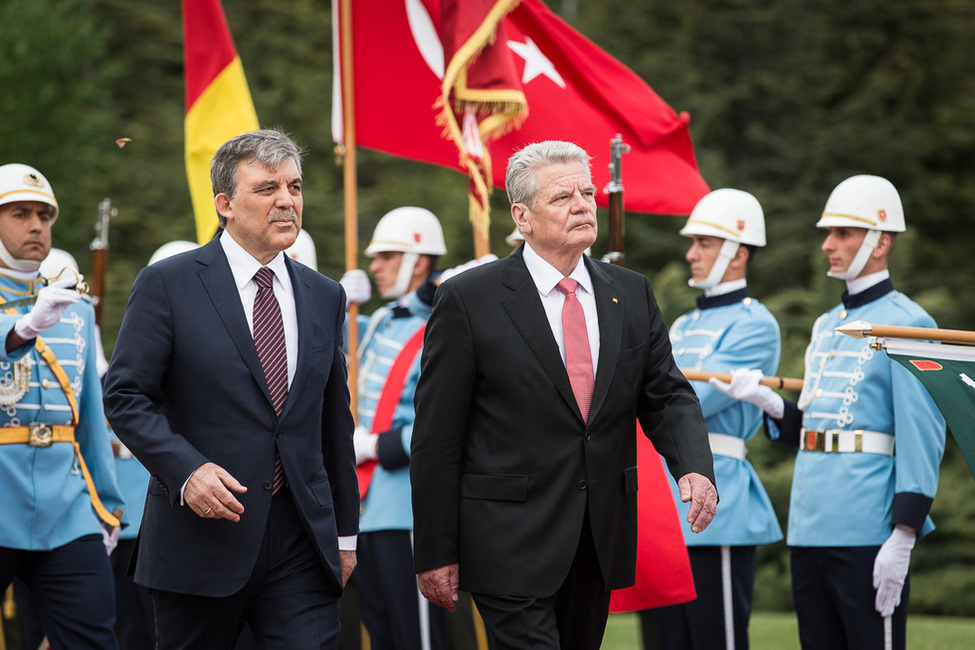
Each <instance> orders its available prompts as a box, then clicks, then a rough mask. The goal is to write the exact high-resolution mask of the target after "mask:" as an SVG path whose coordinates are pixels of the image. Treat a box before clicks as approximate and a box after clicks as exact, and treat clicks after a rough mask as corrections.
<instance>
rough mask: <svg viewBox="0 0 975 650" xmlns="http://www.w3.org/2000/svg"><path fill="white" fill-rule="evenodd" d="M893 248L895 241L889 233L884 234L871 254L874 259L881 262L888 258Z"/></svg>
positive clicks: (881, 234)
mask: <svg viewBox="0 0 975 650" xmlns="http://www.w3.org/2000/svg"><path fill="white" fill-rule="evenodd" d="M891 248H893V239H892V238H891V236H890V235H889V234H888V233H885V232H882V233H880V239H878V240H877V245H876V246H874V247H873V250H872V251H871V252H870V254H871V256H872V257H873V258H874V259H878V260H879V259H881V258H883V257H886V256H887V255H888V254H889V253H890V250H891Z"/></svg>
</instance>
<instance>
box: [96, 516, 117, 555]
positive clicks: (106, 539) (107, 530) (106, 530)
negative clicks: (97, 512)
mask: <svg viewBox="0 0 975 650" xmlns="http://www.w3.org/2000/svg"><path fill="white" fill-rule="evenodd" d="M98 523H99V524H101V527H102V544H104V545H105V550H106V551H107V552H108V554H109V555H111V554H112V551H114V550H115V547H116V546H118V537H119V534H120V533H121V532H122V528H121V527H120V526H109V525H108V524H106V523H105V522H104V521H100V522H98Z"/></svg>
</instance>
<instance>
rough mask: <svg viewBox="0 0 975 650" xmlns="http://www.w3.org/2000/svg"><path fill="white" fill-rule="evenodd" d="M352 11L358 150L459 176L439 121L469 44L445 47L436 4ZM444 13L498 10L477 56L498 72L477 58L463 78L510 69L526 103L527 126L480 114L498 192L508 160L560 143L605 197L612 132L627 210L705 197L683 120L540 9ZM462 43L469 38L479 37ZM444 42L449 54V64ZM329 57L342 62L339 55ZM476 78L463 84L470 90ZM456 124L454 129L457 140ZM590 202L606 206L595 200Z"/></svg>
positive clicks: (453, 147) (336, 120)
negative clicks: (533, 145) (453, 71)
mask: <svg viewBox="0 0 975 650" xmlns="http://www.w3.org/2000/svg"><path fill="white" fill-rule="evenodd" d="M352 4H353V7H352V33H353V51H354V59H355V60H354V70H355V86H356V90H355V94H356V97H355V112H356V115H355V117H356V138H357V144H359V145H361V146H364V147H368V148H372V149H376V150H379V151H384V152H387V153H391V154H394V155H397V156H402V157H405V158H410V159H414V160H421V161H425V162H430V163H434V164H438V165H443V166H446V167H450V168H452V169H457V170H458V171H463V172H467V171H468V169H467V168H466V167H465V166H463V165H462V164H461V159H460V156H459V155H458V145H457V143H456V140H455V139H454V138H453V137H451V138H450V139H447V138H444V137H443V135H444V125H443V121H442V120H441V121H440V122H439V123H438V118H440V117H441V108H442V106H443V104H442V103H440V104H438V100H441V98H442V95H443V87H442V86H443V83H444V79H445V75H446V74H447V73H448V72H449V71H450V70H449V69H448V64H449V63H450V61H452V60H456V56H452V53H454V52H456V51H460V48H461V47H463V46H462V45H461V46H458V45H457V43H465V42H467V41H464V39H463V34H464V32H460V34H461V35H460V36H458V35H457V34H458V33H457V32H454V33H453V35H452V36H451V37H450V38H444V37H443V33H444V22H443V20H442V16H443V14H442V10H441V3H440V1H439V0H356V1H355V2H354V3H352ZM450 4H454V5H455V8H457V7H460V8H472V9H473V10H475V11H478V12H481V13H482V14H483V13H484V9H485V8H487V10H488V11H487V14H486V15H487V17H488V20H487V21H486V22H482V23H481V24H482V25H485V26H486V28H490V24H491V21H492V20H494V19H495V18H498V15H497V12H498V11H502V12H506V13H503V17H501V18H499V19H498V20H495V21H494V22H495V23H496V25H497V27H498V29H497V30H495V32H494V33H493V34H492V38H493V41H492V40H491V39H488V44H487V45H485V47H484V48H483V49H482V50H481V54H480V56H482V57H486V56H487V55H488V54H490V60H491V61H501V62H502V63H500V64H496V65H500V66H501V67H500V68H491V69H489V70H488V71H487V72H483V71H481V70H480V69H478V68H476V63H477V61H478V60H480V57H478V58H475V59H474V61H475V66H474V67H472V68H471V70H472V71H474V72H476V74H477V75H482V74H483V75H484V76H487V77H490V76H491V75H490V74H489V73H490V72H494V73H496V76H498V77H499V78H502V79H507V77H506V76H505V75H504V72H505V70H509V69H513V70H514V71H515V74H516V76H517V79H516V80H515V83H516V84H517V86H520V88H518V87H516V88H508V90H509V91H511V92H512V93H513V92H515V91H520V92H521V93H523V95H524V97H525V99H526V101H527V111H528V113H527V117H524V120H523V122H521V123H520V125H518V121H519V119H520V116H519V113H520V111H518V110H515V111H513V112H512V111H508V112H502V115H504V116H505V119H506V120H507V118H508V117H515V119H513V120H507V121H506V125H504V126H502V128H500V129H495V127H496V126H498V125H497V122H496V121H491V120H496V119H497V118H495V117H494V114H492V115H490V116H485V114H484V113H480V114H479V117H478V124H477V129H476V131H477V132H478V133H479V134H480V135H481V137H482V139H483V143H482V144H483V148H484V155H485V156H486V157H487V160H486V163H485V164H486V165H487V169H489V170H490V175H491V176H490V177H491V179H492V180H493V183H494V184H495V185H497V186H499V187H503V186H504V171H505V163H506V161H507V159H508V157H509V156H510V155H511V154H512V153H514V151H516V150H517V149H519V148H521V147H522V146H524V145H526V144H528V143H530V142H538V141H541V140H550V139H558V140H568V141H571V142H575V143H576V144H578V145H579V146H581V147H582V148H584V149H585V150H586V151H587V152H588V153H589V154H590V155H591V156H592V157H593V162H592V171H593V182H594V183H595V184H596V186H597V187H604V186H605V185H606V184H607V183H608V182H609V180H610V177H609V169H608V164H609V142H610V140H611V139H612V138H613V137H614V136H615V135H616V134H617V133H619V134H621V135H622V137H623V141H624V142H626V143H627V144H629V145H630V146H631V151H630V153H628V154H627V155H626V158H625V175H624V179H623V184H624V185H625V187H626V208H627V210H628V211H632V212H650V213H658V214H678V215H686V214H689V213H690V211H691V210H692V209H693V207H694V205H695V204H696V203H697V201H698V199H700V198H701V197H702V196H704V194H706V193H707V192H708V186H707V184H706V183H705V182H704V180H703V178H701V175H700V173H699V172H698V168H697V163H696V161H695V158H694V151H693V147H692V144H691V139H690V134H689V130H688V125H689V117H688V116H687V114H686V113H682V114H678V113H676V112H675V111H674V110H673V109H672V108H671V107H670V106H668V105H667V103H666V102H664V101H663V100H662V99H661V98H660V97H659V96H658V95H657V94H656V93H655V92H654V91H653V89H651V88H650V86H648V85H647V83H646V82H645V81H643V80H642V79H640V78H639V77H638V76H637V75H636V74H635V73H633V72H632V71H631V70H629V69H628V68H627V67H626V66H624V65H623V64H622V63H620V62H619V61H618V60H616V59H614V58H613V57H611V56H610V55H609V54H607V53H606V52H605V51H603V50H602V49H600V48H599V47H597V46H596V45H595V44H593V43H592V42H591V41H589V40H588V39H586V38H585V37H584V36H582V35H581V34H579V33H578V32H577V31H575V30H574V29H572V28H571V27H570V26H569V25H568V24H566V23H565V22H564V21H563V20H562V19H560V18H559V17H558V16H556V15H555V14H553V13H552V12H551V11H550V10H549V9H548V8H547V7H546V6H545V5H544V4H543V3H542V2H541V1H540V0H522V2H521V3H519V4H517V6H514V7H513V8H511V7H510V6H509V5H512V4H513V3H511V2H487V0H477V2H474V3H473V4H469V3H467V2H459V3H456V2H455V3H450ZM492 12H494V13H492ZM471 15H474V16H476V15H478V14H476V13H475V14H471ZM448 22H449V21H448ZM455 22H456V21H455ZM474 22H475V23H476V21H474ZM465 24H469V23H465ZM502 28H503V29H502ZM471 33H472V34H474V35H478V34H477V30H476V29H475V30H473V32H471ZM480 36H483V34H479V35H478V37H480ZM337 40H338V39H336V43H337ZM445 42H447V43H450V46H449V47H450V48H453V49H448V50H447V53H446V55H445V45H444V43H445ZM335 59H336V62H338V61H339V56H338V47H336V57H335ZM484 61H488V59H487V58H485V59H484ZM337 69H338V68H337ZM498 70H500V71H501V74H500V75H497V72H498ZM481 78H483V77H476V76H474V75H473V74H472V76H471V77H469V78H468V79H467V82H468V84H467V86H468V88H471V85H470V84H471V82H472V81H473V80H476V79H481ZM336 79H337V80H339V79H340V77H339V76H338V74H336ZM449 81H450V79H449V77H448V82H449ZM451 87H452V88H454V89H456V88H457V86H456V84H455V85H452V86H451ZM336 96H337V97H340V95H338V93H336ZM340 105H341V103H340V102H339V101H336V102H333V133H334V134H335V139H336V141H341V139H342V135H341V134H342V131H341V117H342V116H341V109H340ZM455 114H456V111H455ZM463 117H464V116H463V115H461V116H460V118H459V119H458V122H459V123H460V124H461V131H462V132H463V130H464V129H463ZM515 126H517V128H514V127H515ZM509 127H510V130H507V132H505V130H506V129H507V128H509ZM485 133H488V134H490V135H489V137H485ZM448 135H450V134H449V133H448ZM490 136H496V137H494V138H493V139H492V138H491V137H490ZM492 161H493V162H492ZM599 202H600V205H605V204H606V197H605V195H604V194H602V193H600V194H599Z"/></svg>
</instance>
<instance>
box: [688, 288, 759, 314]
mask: <svg viewBox="0 0 975 650" xmlns="http://www.w3.org/2000/svg"><path fill="white" fill-rule="evenodd" d="M750 297H751V295H750V294H749V293H748V287H744V288H742V289H738V290H736V291H730V292H728V293H722V294H719V295H717V296H698V297H697V308H698V309H700V310H702V311H703V310H705V309H714V308H715V307H727V306H728V305H734V304H735V303H739V302H741V301H742V300H744V299H745V298H750Z"/></svg>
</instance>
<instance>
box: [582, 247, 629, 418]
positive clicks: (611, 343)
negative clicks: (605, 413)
mask: <svg viewBox="0 0 975 650" xmlns="http://www.w3.org/2000/svg"><path fill="white" fill-rule="evenodd" d="M586 267H587V268H588V269H589V277H590V278H592V285H593V293H594V294H595V297H596V314H597V315H598V318H599V363H598V364H597V367H596V386H595V388H594V389H593V394H592V404H590V406H589V421H590V422H592V421H593V420H594V419H595V418H596V416H597V415H598V414H599V407H600V406H602V404H603V402H604V401H605V400H606V395H607V394H608V392H609V385H610V383H611V382H612V380H613V374H614V373H615V372H616V363H617V362H618V361H619V356H620V345H621V342H622V334H623V303H622V298H620V297H619V296H616V295H614V293H613V287H612V284H613V279H612V278H611V277H610V275H609V274H608V273H606V271H605V270H603V269H601V268H600V267H599V265H597V264H593V263H592V261H591V260H589V259H586Z"/></svg>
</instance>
